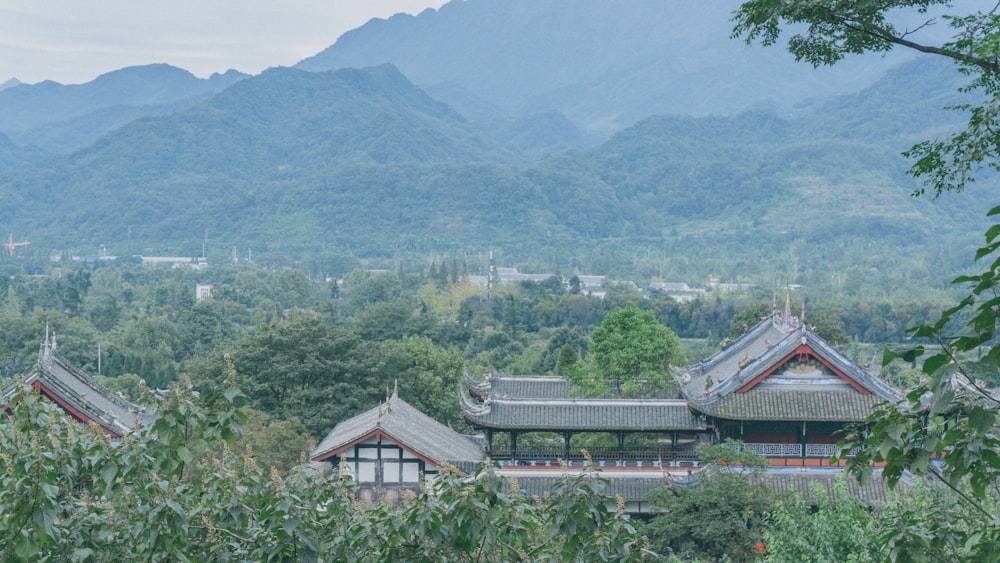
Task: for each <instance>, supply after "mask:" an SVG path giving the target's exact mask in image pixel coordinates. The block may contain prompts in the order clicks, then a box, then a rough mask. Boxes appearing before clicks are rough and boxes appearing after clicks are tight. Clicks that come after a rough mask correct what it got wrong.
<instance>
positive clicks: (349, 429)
mask: <svg viewBox="0 0 1000 563" xmlns="http://www.w3.org/2000/svg"><path fill="white" fill-rule="evenodd" d="M377 432H381V433H383V434H385V435H387V436H388V437H390V438H391V439H392V440H393V441H395V442H396V443H398V444H399V445H400V446H402V447H404V448H407V449H409V450H410V451H412V452H413V453H414V454H416V455H418V456H420V457H423V458H425V459H427V460H430V461H435V462H439V461H447V462H448V463H451V464H452V465H455V466H456V467H458V468H459V469H460V470H462V471H464V472H469V471H471V470H472V469H473V467H475V465H477V464H479V463H482V461H483V452H482V450H481V449H480V448H479V446H478V445H476V444H475V443H474V442H473V441H472V440H470V439H468V438H466V437H465V436H463V435H461V434H459V433H458V432H456V431H454V430H452V429H451V428H449V427H447V426H445V425H444V424H441V423H440V422H438V421H436V420H434V419H433V418H431V417H429V416H427V415H426V414H424V413H422V412H420V411H419V410H417V409H416V408H414V407H413V406H411V405H410V404H409V403H407V402H406V401H404V400H402V399H400V398H399V396H398V394H397V393H396V392H393V394H392V396H391V397H389V398H388V400H387V401H386V402H385V403H382V404H380V405H379V406H377V407H375V408H373V409H369V410H367V411H365V412H363V413H361V414H359V415H357V416H354V417H352V418H349V419H347V420H345V421H343V422H341V423H339V424H337V425H336V426H335V427H334V428H333V430H331V431H330V433H329V434H327V436H326V437H325V438H323V441H322V442H320V443H319V445H318V446H316V449H314V450H313V451H312V453H311V454H309V459H311V460H313V461H323V460H326V459H329V458H331V457H334V456H336V455H337V454H339V453H341V452H342V451H344V450H345V449H347V448H348V447H350V446H352V445H354V444H356V443H358V442H361V441H364V440H365V439H367V438H368V437H369V436H371V435H373V434H375V433H377Z"/></svg>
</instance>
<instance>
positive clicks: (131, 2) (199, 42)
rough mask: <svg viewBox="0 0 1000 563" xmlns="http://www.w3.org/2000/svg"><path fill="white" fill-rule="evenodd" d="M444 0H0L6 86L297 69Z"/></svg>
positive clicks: (0, 63) (0, 67)
mask: <svg viewBox="0 0 1000 563" xmlns="http://www.w3.org/2000/svg"><path fill="white" fill-rule="evenodd" d="M444 3H445V0H0V83H3V82H5V81H6V80H7V79H9V78H17V79H18V80H20V81H22V82H28V83H35V82H40V81H42V80H55V81H56V82H61V83H63V84H77V83H82V82H88V81H90V80H93V79H94V78H96V77H97V76H98V75H100V74H104V73H105V72H109V71H112V70H117V69H119V68H122V67H126V66H134V65H145V64H152V63H168V64H171V65H174V66H178V67H181V68H184V69H187V70H189V71H191V72H192V73H194V74H195V75H197V76H200V77H207V76H208V75H210V74H212V73H213V72H225V71H226V70H228V69H230V68H234V69H236V70H239V71H242V72H247V73H251V74H256V73H258V72H260V71H261V70H264V69H265V68H268V67H272V66H290V65H293V64H295V63H297V62H298V61H300V60H302V59H304V58H306V57H309V56H311V55H315V54H316V53H318V52H320V51H321V50H323V49H325V48H326V47H329V46H330V45H332V44H333V43H334V42H335V41H336V40H337V38H338V37H340V35H341V34H342V33H344V32H345V31H348V30H351V29H354V28H356V27H358V26H360V25H362V24H364V23H365V22H366V21H368V20H369V19H371V18H376V17H377V18H386V17H389V16H391V15H393V14H396V13H400V12H406V13H410V14H416V13H419V12H421V11H422V10H424V9H426V8H438V7H440V6H441V5H442V4H444Z"/></svg>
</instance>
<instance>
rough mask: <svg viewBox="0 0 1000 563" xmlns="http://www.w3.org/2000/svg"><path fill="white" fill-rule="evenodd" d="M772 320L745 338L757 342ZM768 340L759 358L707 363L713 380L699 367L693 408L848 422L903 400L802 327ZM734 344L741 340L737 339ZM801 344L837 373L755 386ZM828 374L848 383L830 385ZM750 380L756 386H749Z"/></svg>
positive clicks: (689, 388)
mask: <svg viewBox="0 0 1000 563" xmlns="http://www.w3.org/2000/svg"><path fill="white" fill-rule="evenodd" d="M771 323H772V321H765V322H764V323H762V325H758V326H757V327H755V329H754V331H751V333H748V334H747V335H745V337H746V338H748V339H750V340H753V341H754V342H755V343H756V344H759V343H760V341H761V337H762V335H765V334H768V332H766V331H765V329H766V325H767V324H771ZM762 326H763V328H762ZM766 343H767V346H766V347H765V348H764V349H763V350H760V351H759V353H758V354H757V355H756V356H753V355H745V356H741V355H739V354H735V355H730V360H731V359H732V358H736V357H738V358H741V359H740V361H739V362H737V363H733V362H732V361H729V360H727V361H725V362H720V361H716V362H714V363H711V364H707V366H708V368H707V369H710V370H711V373H712V374H715V376H716V378H714V379H708V376H707V375H704V376H703V375H700V374H702V373H704V368H700V369H701V371H698V370H692V371H694V372H695V373H694V376H693V377H691V378H690V380H689V382H688V383H687V384H685V385H684V387H683V391H684V394H685V396H686V397H687V398H688V400H689V401H690V402H691V406H692V408H694V409H695V410H697V411H698V412H702V413H705V414H707V415H711V416H714V417H718V418H729V419H736V420H811V421H844V422H846V421H861V420H864V419H865V418H867V417H868V415H869V414H871V412H872V410H873V409H874V406H875V405H876V404H877V403H879V402H882V401H897V400H899V399H900V398H901V395H900V394H899V393H898V392H897V391H896V390H895V389H892V388H891V387H889V386H888V385H887V384H885V383H884V382H883V381H882V380H880V379H878V378H877V377H875V376H874V375H872V374H871V373H869V372H868V371H867V370H864V369H862V368H861V367H859V366H858V365H857V364H855V363H854V362H852V361H851V360H850V359H848V358H847V357H845V356H844V355H843V354H841V353H840V352H839V351H838V350H836V349H835V348H833V347H832V346H830V345H829V344H827V343H826V342H824V341H823V339H822V338H820V337H819V336H817V335H816V334H815V333H814V332H812V331H811V330H809V328H808V327H806V326H804V325H803V326H799V327H797V328H794V329H793V330H791V331H789V332H788V333H787V334H785V335H784V336H783V337H782V338H781V339H780V340H778V341H776V342H773V343H772V342H770V340H766ZM756 344H755V345H754V346H746V345H741V347H740V350H743V351H750V352H754V351H757V350H758V349H759V346H756ZM736 345H740V342H739V341H737V343H736V344H734V346H736ZM802 347H806V348H807V349H808V353H809V354H810V355H812V356H815V357H817V358H819V359H820V360H822V362H823V363H824V364H825V365H826V366H829V367H830V368H832V370H833V372H828V373H829V376H828V377H827V378H822V377H820V378H815V379H813V380H812V381H810V380H809V379H808V378H803V379H802V380H801V381H796V382H795V383H799V384H798V385H782V386H780V387H784V388H775V387H779V386H775V385H760V384H755V382H759V381H760V378H762V377H764V376H767V375H768V374H769V373H772V372H773V370H774V368H775V367H776V366H778V365H779V364H781V362H782V361H784V360H786V359H787V358H788V357H789V356H791V355H793V354H795V353H796V351H800V350H802V349H803V348H802ZM824 369H825V368H824ZM724 370H725V371H724ZM834 373H836V376H834ZM830 378H832V379H833V380H835V382H837V383H842V384H845V385H842V386H837V385H831V384H830V383H831V379H830ZM841 378H842V379H841ZM786 381H787V380H786ZM751 384H755V385H754V386H753V387H750V388H749V389H747V386H749V385H751ZM741 390H742V391H741Z"/></svg>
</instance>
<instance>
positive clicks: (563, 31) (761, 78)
mask: <svg viewBox="0 0 1000 563" xmlns="http://www.w3.org/2000/svg"><path fill="white" fill-rule="evenodd" d="M738 5H739V2H738V1H736V0H719V1H713V2H697V3H695V2H688V1H684V0H622V1H616V2H608V1H607V0H575V1H573V2H566V1H565V0H504V1H503V2H496V1H490V0H454V1H452V2H449V3H447V4H445V5H444V6H442V7H441V8H440V9H438V10H426V11H424V12H422V13H421V14H419V15H417V16H409V15H397V16H394V17H392V18H389V19H388V20H372V21H370V22H368V23H367V24H365V25H364V26H362V27H360V28H358V29H355V30H353V31H350V32H348V33H345V34H344V35H343V36H341V37H340V38H339V39H338V40H337V42H336V43H335V44H333V45H332V46H330V47H329V48H327V49H325V50H324V51H322V52H320V53H318V54H317V55H315V56H313V57H310V58H307V59H305V60H303V61H301V62H300V63H299V64H298V65H296V66H297V67H298V68H302V69H305V70H313V71H321V70H333V69H338V68H346V67H367V66H372V65H377V64H382V63H392V64H394V65H396V66H397V67H398V68H399V69H400V70H401V72H402V73H403V74H405V75H406V76H407V77H408V78H410V80H412V81H413V82H414V83H415V84H417V85H418V86H420V87H421V88H424V89H426V90H427V91H429V92H431V93H432V95H434V96H435V97H437V98H438V99H441V100H443V101H445V102H448V103H449V104H452V105H453V106H454V107H455V108H456V109H458V110H459V111H460V112H462V113H463V114H465V115H467V116H469V117H471V118H474V119H483V118H488V117H495V114H496V113H498V112H499V113H507V114H511V113H512V114H515V115H526V114H536V113H545V112H556V113H562V114H563V115H565V116H567V117H568V118H569V119H570V120H571V121H572V122H574V123H575V124H576V125H577V126H578V127H580V128H582V129H584V130H587V131H590V132H592V133H598V134H602V135H605V136H606V135H607V134H609V133H610V132H613V131H616V130H620V129H622V128H623V127H626V126H629V125H631V124H632V123H634V122H636V121H638V120H640V119H643V118H645V117H647V116H649V115H655V114H678V115H695V116H706V115H733V114H736V113H739V112H741V111H745V110H747V109H751V108H761V107H771V108H774V109H776V110H777V111H788V110H789V109H791V108H794V107H796V106H800V105H801V104H803V103H807V102H809V101H810V100H812V99H815V98H820V97H829V96H835V95H838V94H843V93H848V92H853V91H857V90H859V89H861V88H863V87H864V86H867V85H868V84H871V83H872V82H874V81H875V80H877V79H878V78H879V77H880V76H881V75H882V74H883V73H884V72H885V71H886V70H887V69H888V68H891V67H892V66H894V65H896V64H899V63H900V62H901V61H902V60H904V58H905V57H906V56H907V55H906V54H903V53H900V54H896V53H893V54H891V55H890V56H889V57H887V58H885V59H883V58H879V57H865V58H858V59H854V60H850V61H845V62H844V63H843V64H841V65H838V66H837V67H835V68H824V69H819V70H814V69H812V68H810V67H809V66H808V65H804V64H800V63H796V62H794V61H793V60H792V59H791V57H789V56H788V55H787V54H786V53H784V52H782V51H781V50H780V49H759V48H751V47H748V46H746V45H743V43H742V42H740V41H738V40H732V39H730V38H729V35H730V33H731V29H732V23H731V22H730V14H731V12H732V11H733V10H734V9H735V8H736V7H737V6H738Z"/></svg>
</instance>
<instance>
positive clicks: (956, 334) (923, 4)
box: [734, 0, 1000, 561]
mask: <svg viewBox="0 0 1000 563" xmlns="http://www.w3.org/2000/svg"><path fill="white" fill-rule="evenodd" d="M972 4H973V5H970V4H966V5H964V6H955V5H953V4H952V3H951V2H949V1H947V0H892V1H887V2H876V3H873V2H853V1H848V0H823V1H812V0H751V1H748V2H744V3H743V4H742V5H741V6H740V8H739V9H738V10H737V12H736V14H735V21H736V27H735V31H734V35H736V36H740V37H743V38H745V39H746V40H747V41H754V40H760V41H761V42H762V43H763V44H765V45H772V44H775V43H776V42H777V41H778V38H779V36H780V35H781V33H782V32H783V31H786V30H787V29H788V28H792V29H795V30H796V31H795V32H793V35H792V37H791V38H790V39H789V42H788V48H789V50H790V51H791V53H792V54H793V55H794V56H795V57H796V59H798V60H804V61H807V62H809V63H811V64H813V65H815V66H819V65H830V64H834V63H836V62H838V61H840V60H842V59H843V58H844V57H846V56H848V55H851V54H859V53H864V52H872V51H874V52H885V51H889V50H890V49H892V48H893V47H895V46H901V47H905V48H909V49H915V50H917V51H921V52H924V53H931V54H934V55H939V56H942V57H945V58H947V59H951V60H952V61H954V62H955V63H956V65H957V67H958V70H959V71H960V72H961V73H962V74H964V75H966V76H968V77H970V81H969V83H968V84H967V85H966V87H965V88H964V89H963V91H964V92H965V93H967V94H970V96H969V98H968V99H969V100H971V102H969V103H965V104H963V105H959V106H957V109H960V110H962V111H964V112H965V113H966V114H967V115H968V121H967V123H966V126H965V128H964V129H963V130H961V131H959V132H958V133H954V134H951V135H949V136H946V137H944V138H942V139H936V140H927V141H923V142H920V143H918V144H916V145H915V146H913V147H912V148H911V149H910V150H909V151H908V152H907V153H905V154H906V155H907V156H908V157H910V158H912V159H914V163H913V165H912V167H911V168H910V174H911V175H912V176H914V177H916V178H920V179H922V180H924V182H925V185H924V188H922V189H920V190H918V191H917V193H918V194H919V193H923V192H924V191H925V190H926V189H930V190H931V191H932V193H934V194H935V195H940V194H941V193H943V192H944V191H948V190H953V191H961V190H962V189H964V188H965V187H966V186H967V185H968V184H969V183H971V182H973V181H974V180H975V179H976V176H977V175H981V172H982V170H983V168H986V167H989V168H993V169H994V170H1000V135H998V134H997V129H998V125H1000V123H998V119H1000V111H998V109H1000V51H998V50H997V36H998V34H1000V15H998V9H1000V5H996V4H985V5H976V4H975V3H972ZM984 7H985V8H987V10H985V11H984V10H982V9H980V8H984ZM963 10H964V11H963ZM934 12H936V13H937V14H939V15H937V16H935V15H934ZM901 15H909V16H913V17H915V18H916V20H914V21H916V22H917V23H915V24H911V25H910V26H906V25H902V24H900V23H899V21H901V20H900V19H899V18H900V16H901ZM939 22H943V23H944V24H946V25H947V26H948V27H949V28H950V29H951V30H952V37H951V38H950V39H949V40H946V41H941V42H935V41H933V40H931V39H930V38H927V37H922V36H921V35H922V34H921V33H920V32H921V30H923V29H926V28H928V27H930V26H933V25H934V24H935V23H939ZM997 214H1000V207H998V208H994V209H992V210H991V211H990V212H989V215H990V216H995V215H997ZM998 249H1000V225H993V226H992V227H990V228H989V229H988V230H987V231H986V244H985V246H983V247H982V248H980V249H979V250H978V251H977V252H976V260H981V259H984V258H987V257H991V256H992V257H993V262H992V263H991V264H990V265H989V266H988V267H987V268H986V269H985V271H984V272H982V273H980V274H977V275H970V276H963V277H960V278H958V279H956V280H955V282H956V283H960V284H969V294H968V295H967V296H966V297H965V298H964V299H962V300H961V301H959V303H958V304H957V305H956V306H954V307H952V308H950V309H948V310H946V311H944V312H943V314H942V315H941V316H940V319H939V320H938V321H937V322H933V323H926V324H923V325H921V326H919V327H917V328H916V329H914V330H912V331H911V336H912V337H914V338H915V339H916V340H917V341H918V342H920V344H915V345H913V346H910V347H909V348H908V349H905V350H899V351H897V352H895V353H888V354H886V355H885V359H884V361H885V362H886V363H888V362H890V361H892V360H893V359H894V358H897V357H902V358H903V359H904V360H908V361H910V362H915V361H917V359H918V358H921V357H922V356H923V354H924V352H925V344H926V343H928V342H929V343H931V344H932V345H933V350H935V351H934V353H932V354H930V355H929V356H928V357H926V359H924V360H923V367H922V370H923V373H924V375H925V376H926V381H925V382H924V383H922V384H921V385H918V386H917V387H916V388H914V389H913V390H912V391H910V392H909V393H908V394H907V396H906V398H905V400H904V401H901V402H899V403H898V404H889V405H885V406H884V407H883V408H882V409H881V410H879V411H877V412H875V413H874V414H873V415H872V416H871V417H870V418H869V425H868V426H867V427H864V428H859V429H858V430H857V431H856V432H855V433H853V434H852V435H850V436H848V437H847V439H846V440H845V441H844V442H843V443H842V445H843V450H842V456H846V455H847V454H848V453H849V452H851V451H852V450H854V452H856V454H857V455H856V456H855V457H853V458H851V459H849V461H848V468H849V470H850V471H851V472H852V473H854V474H855V475H856V476H857V477H858V478H859V479H861V480H864V479H867V478H868V477H870V476H871V475H872V474H873V466H875V465H876V464H884V466H885V467H884V475H885V477H886V479H887V480H888V482H889V484H890V485H894V484H896V483H898V481H899V480H900V479H901V478H903V476H904V475H905V472H908V471H910V472H914V473H918V474H922V475H926V476H927V477H928V479H930V480H932V481H933V482H935V483H936V484H937V486H938V487H939V490H935V491H933V492H934V493H935V494H933V495H928V496H927V497H926V498H927V500H928V502H927V503H926V504H925V505H923V506H920V507H919V508H916V509H912V510H904V511H900V512H897V513H896V514H895V515H894V523H893V524H894V525H893V526H891V527H889V528H888V529H887V530H886V531H885V532H884V533H883V534H882V536H881V538H880V542H881V544H882V545H884V546H885V547H886V548H887V550H888V553H887V557H888V558H889V559H891V560H894V561H895V560H902V561H910V560H915V561H925V560H944V561H953V560H974V561H998V560H1000V511H998V500H1000V486H998V483H1000V416H998V413H1000V400H998V398H997V396H996V395H994V394H991V393H990V392H988V391H987V390H986V389H985V387H984V385H982V384H981V383H980V382H978V381H977V380H976V379H975V378H974V377H970V375H969V374H970V371H969V370H968V369H967V367H966V366H967V365H968V362H967V359H968V358H969V357H970V356H971V357H975V356H976V355H979V354H981V352H982V350H983V347H986V348H987V349H988V351H987V352H986V355H985V357H983V358H982V360H981V362H980V363H986V364H988V365H989V366H990V368H991V370H992V371H993V372H994V373H995V372H996V371H997V369H998V367H1000V347H997V346H995V344H996V334H997V327H998V322H1000V297H998V289H1000V258H996V252H997V250H998ZM930 349H931V347H928V348H927V350H930ZM855 448H857V449H856V450H855Z"/></svg>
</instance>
